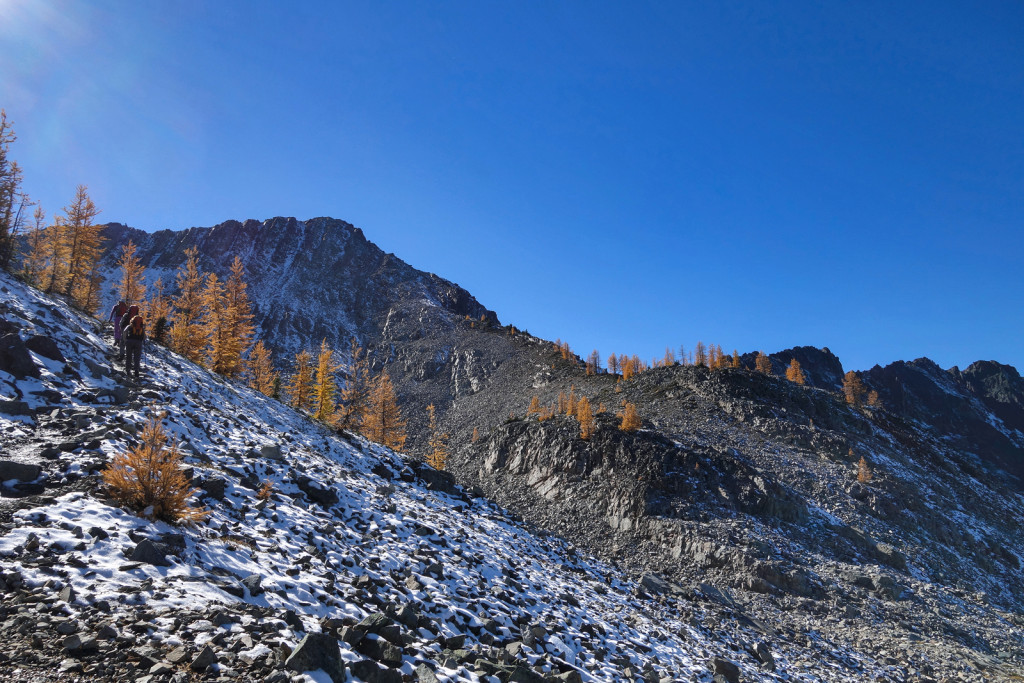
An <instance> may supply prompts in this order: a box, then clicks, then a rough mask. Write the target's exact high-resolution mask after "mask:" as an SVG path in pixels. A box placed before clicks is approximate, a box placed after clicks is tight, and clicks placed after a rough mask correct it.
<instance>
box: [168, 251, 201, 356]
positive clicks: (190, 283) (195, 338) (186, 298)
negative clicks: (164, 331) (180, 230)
mask: <svg viewBox="0 0 1024 683" xmlns="http://www.w3.org/2000/svg"><path fill="white" fill-rule="evenodd" d="M175 281H176V283H177V285H178V296H177V297H176V298H175V299H174V302H173V305H174V324H173V326H172V327H171V348H173V349H174V350H175V351H177V352H178V353H180V354H181V355H183V356H185V358H188V359H189V360H190V361H192V362H193V363H198V362H200V360H201V359H202V355H203V348H204V347H205V346H206V344H205V342H206V339H205V335H204V334H203V327H202V323H201V321H202V316H203V276H202V273H201V272H200V270H199V249H198V248H197V247H192V248H190V249H187V250H186V251H185V263H183V264H182V265H181V267H179V268H178V272H177V275H176V276H175Z"/></svg>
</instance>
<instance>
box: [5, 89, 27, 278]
mask: <svg viewBox="0 0 1024 683" xmlns="http://www.w3.org/2000/svg"><path fill="white" fill-rule="evenodd" d="M17 139H18V137H17V136H16V135H15V134H14V129H13V127H12V125H11V123H10V122H8V120H7V112H6V111H4V110H3V109H0V268H3V269H5V270H6V269H7V268H8V266H9V265H10V261H11V257H12V256H13V255H14V248H15V244H16V241H15V240H16V239H17V236H18V232H19V230H20V229H21V227H22V223H23V222H24V220H25V219H26V215H25V214H26V211H27V210H28V207H30V206H31V205H32V204H31V202H29V199H28V195H26V194H25V193H24V192H22V191H21V181H22V171H21V167H20V166H19V165H18V162H17V161H14V160H13V159H11V158H10V156H9V155H10V146H11V143H12V142H14V141H15V140H17Z"/></svg>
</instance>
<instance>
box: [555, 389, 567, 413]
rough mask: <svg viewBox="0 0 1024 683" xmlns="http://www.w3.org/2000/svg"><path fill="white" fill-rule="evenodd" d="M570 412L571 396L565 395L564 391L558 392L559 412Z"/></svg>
mask: <svg viewBox="0 0 1024 683" xmlns="http://www.w3.org/2000/svg"><path fill="white" fill-rule="evenodd" d="M567 412H569V398H568V397H567V396H566V395H565V392H564V391H559V392H558V414H559V415H564V414H565V413H567Z"/></svg>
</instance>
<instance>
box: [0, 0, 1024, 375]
mask: <svg viewBox="0 0 1024 683" xmlns="http://www.w3.org/2000/svg"><path fill="white" fill-rule="evenodd" d="M1022 38H1024V4H1022V3H1020V2H1017V1H1013V2H984V3H974V2H958V3H952V2H941V1H931V2H920V3H915V2H899V3H893V2H890V1H888V0H885V1H883V2H856V3H839V2H780V3H766V2H761V1H759V0H757V1H751V2H746V3H718V2H683V1H682V0H680V1H679V2H656V3H647V2H608V3H605V2H595V1H592V0H588V1H586V2H546V1H545V2H528V1H515V2H488V1H480V0H466V1H464V2H443V1H439V2H415V3H414V2H403V3H393V2H381V1H377V0H374V1H373V2H360V3H347V2H323V3H316V2H311V1H307V2H297V3H285V2H257V1H253V0H247V1H234V0H217V1H216V2H197V1H189V0H178V1H175V2H138V1H137V0H131V1H127V0H126V1H123V2H121V1H118V2H114V1H109V2H105V1H101V2H57V1H51V2H48V1H46V0H0V106H2V107H4V108H6V110H7V114H8V117H9V118H10V119H11V120H12V121H13V122H14V124H15V129H16V132H17V133H18V134H19V138H20V139H19V140H18V141H17V142H16V143H14V145H13V146H12V148H11V156H12V157H13V158H14V159H16V160H18V161H19V162H20V163H21V164H22V166H23V167H24V172H25V183H24V186H25V190H26V191H27V192H28V193H29V194H30V195H31V196H32V197H33V198H35V199H38V200H39V201H40V202H41V203H42V204H43V206H44V208H45V209H46V210H47V211H48V212H49V213H50V214H51V215H52V214H53V213H54V212H55V211H57V210H59V208H60V207H62V206H64V205H65V204H67V203H68V202H69V201H70V199H71V197H72V195H73V193H74V188H75V185H76V184H78V183H84V184H86V185H88V186H89V189H90V193H91V195H92V197H93V199H94V200H95V201H96V203H97V205H98V206H99V207H100V208H101V209H102V210H103V213H102V215H101V218H102V219H105V220H108V221H118V222H123V223H127V224H129V225H133V226H136V227H139V228H143V229H146V230H156V229H161V228H175V229H177V228H186V227H190V226H209V225H214V224H216V223H219V222H221V221H224V220H227V219H245V218H256V219H265V218H269V217H273V216H295V217H297V218H300V219H304V218H311V217H315V216H333V217H336V218H341V219H344V220H347V221H350V222H352V223H354V224H355V225H357V226H359V227H361V228H362V229H363V230H364V231H365V233H366V235H367V236H368V237H369V238H370V239H371V240H373V241H374V242H376V243H377V244H378V245H380V246H381V247H382V248H383V249H385V250H386V251H391V252H394V253H396V254H397V255H398V256H400V257H401V258H403V259H405V260H406V261H408V262H409V263H411V264H412V265H414V266H416V267H418V268H421V269H424V270H429V271H433V272H436V273H438V274H440V275H442V276H443V277H446V278H448V279H451V280H453V281H455V282H458V283H459V284H460V285H462V286H464V287H466V288H467V289H469V290H470V291H471V292H472V293H473V294H474V295H476V297H477V298H478V299H479V300H480V301H481V302H482V303H484V304H485V305H487V306H488V307H490V308H493V309H495V310H496V311H497V312H498V314H499V316H500V317H501V319H502V321H503V322H512V323H514V324H516V325H517V326H519V327H521V328H526V329H528V330H529V331H531V332H533V333H535V334H538V335H540V336H543V337H546V338H550V339H554V338H556V337H560V338H562V339H564V340H567V341H569V342H570V343H571V344H572V346H573V349H574V350H576V351H577V352H579V353H581V354H584V355H585V354H586V353H587V352H589V351H590V349H592V348H595V347H596V348H598V349H599V350H600V351H601V353H602V356H607V355H608V353H609V352H611V351H616V352H618V353H638V354H640V355H641V356H643V357H647V358H649V357H651V356H654V355H661V354H662V353H663V352H664V349H665V346H666V345H671V346H673V347H678V346H679V344H681V343H684V344H686V346H687V347H688V348H692V346H693V344H694V342H696V341H697V340H698V339H700V340H703V341H704V342H705V343H718V344H721V345H722V346H723V347H725V348H726V349H729V350H731V349H733V348H738V349H739V350H740V351H741V352H742V351H748V350H757V349H763V350H765V351H768V352H772V351H776V350H780V349H784V348H787V347H789V346H794V345H804V344H811V345H815V346H828V347H830V348H831V349H832V351H833V352H835V353H836V354H837V355H839V356H840V358H841V359H842V360H843V362H844V365H845V366H846V367H847V368H848V369H849V368H853V369H866V368H868V367H870V366H872V365H874V364H875V363H881V364H885V363H888V362H891V361H893V360H897V359H912V358H916V357H919V356H928V357H930V358H932V359H933V360H935V361H936V362H938V363H939V364H940V365H942V366H943V367H949V366H951V365H960V366H961V367H964V366H966V365H967V364H968V363H970V362H972V361H974V360H978V359H994V360H1000V361H1002V362H1006V363H1010V364H1013V365H1015V366H1016V367H1018V368H1020V369H1024V315H1022V305H1024V276H1022V260H1024V40H1022Z"/></svg>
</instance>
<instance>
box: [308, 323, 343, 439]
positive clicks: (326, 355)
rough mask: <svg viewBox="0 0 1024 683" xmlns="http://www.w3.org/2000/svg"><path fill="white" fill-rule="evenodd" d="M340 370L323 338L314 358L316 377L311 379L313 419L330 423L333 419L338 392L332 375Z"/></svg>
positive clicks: (339, 365) (332, 352)
mask: <svg viewBox="0 0 1024 683" xmlns="http://www.w3.org/2000/svg"><path fill="white" fill-rule="evenodd" d="M340 369H341V364H339V363H338V362H336V361H335V360H334V351H332V350H331V347H330V346H328V344H327V338H326V337H325V338H324V340H323V341H322V342H320V352H319V353H318V354H317V357H316V375H315V376H314V378H313V408H314V412H313V418H314V419H316V420H319V421H321V422H327V423H330V422H332V421H333V419H334V411H335V408H336V406H337V404H336V402H335V395H336V394H337V391H338V385H337V381H336V380H335V378H334V374H335V373H336V372H338V370H340Z"/></svg>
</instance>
